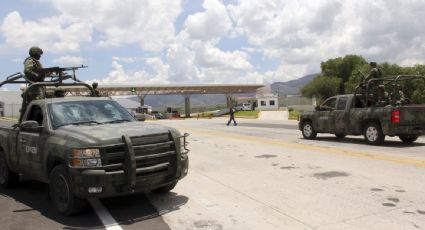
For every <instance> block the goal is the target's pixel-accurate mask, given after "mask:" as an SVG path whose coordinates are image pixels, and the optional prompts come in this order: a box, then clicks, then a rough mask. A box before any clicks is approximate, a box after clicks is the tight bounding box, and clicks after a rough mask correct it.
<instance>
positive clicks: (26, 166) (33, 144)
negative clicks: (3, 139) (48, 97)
mask: <svg viewBox="0 0 425 230" xmlns="http://www.w3.org/2000/svg"><path fill="white" fill-rule="evenodd" d="M28 111H29V112H28V114H27V115H26V117H25V118H24V119H23V120H24V121H30V120H33V121H37V123H38V124H39V125H40V126H42V125H43V123H45V122H43V121H44V120H45V119H44V117H45V116H44V114H43V110H42V108H41V107H40V106H39V105H32V106H31V107H30V109H29V110H28ZM41 135H42V134H41V132H27V131H22V130H21V131H19V134H18V145H17V155H18V167H19V169H20V170H21V172H23V173H27V174H28V175H31V176H34V177H35V176H38V175H37V174H38V173H41V159H42V155H41V154H42V146H43V145H44V142H43V143H41V142H42V141H41V140H42V138H40V136H41Z"/></svg>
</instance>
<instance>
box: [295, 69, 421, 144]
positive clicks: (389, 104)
mask: <svg viewBox="0 0 425 230" xmlns="http://www.w3.org/2000/svg"><path fill="white" fill-rule="evenodd" d="M414 78H419V77H418V76H399V77H397V78H391V79H387V80H388V82H391V81H396V84H394V83H392V84H391V85H397V84H398V83H397V81H402V80H411V79H414ZM384 80H385V79H384ZM380 81H383V79H380ZM375 85H378V84H375ZM356 92H357V90H356ZM366 92H367V91H366ZM383 95H386V96H384V97H382V99H383V100H379V101H376V103H375V102H373V100H372V99H373V98H374V95H373V94H369V93H359V94H349V95H338V96H334V97H330V98H328V99H326V100H325V101H324V102H323V103H322V104H321V105H320V106H318V107H316V109H315V111H309V112H303V113H301V115H300V117H299V123H298V124H299V129H300V130H301V132H302V135H303V137H304V138H306V139H314V138H315V137H316V135H317V133H331V134H335V136H336V137H337V138H344V137H345V136H346V135H364V138H365V140H366V141H367V142H368V143H369V144H374V145H379V144H382V143H383V141H384V139H385V136H386V135H388V136H398V137H399V138H400V139H401V140H402V141H403V142H405V143H412V142H414V141H416V140H417V138H418V137H419V136H420V135H423V134H425V105H421V104H414V103H413V102H412V101H411V100H409V99H407V98H406V99H403V101H397V100H396V99H395V98H394V97H393V96H391V95H394V93H393V92H390V94H388V93H386V94H383ZM378 96H379V95H378ZM378 96H377V97H376V98H379V97H378Z"/></svg>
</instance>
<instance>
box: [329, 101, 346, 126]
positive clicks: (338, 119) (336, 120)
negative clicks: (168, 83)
mask: <svg viewBox="0 0 425 230" xmlns="http://www.w3.org/2000/svg"><path fill="white" fill-rule="evenodd" d="M347 102H348V97H345V96H342V97H338V101H337V104H336V109H335V110H334V111H332V112H331V114H330V117H331V118H330V119H331V120H333V122H332V124H333V125H334V128H333V130H332V131H333V132H332V133H341V134H343V133H346V128H347V127H346V124H347V122H348V113H347V112H346V109H347Z"/></svg>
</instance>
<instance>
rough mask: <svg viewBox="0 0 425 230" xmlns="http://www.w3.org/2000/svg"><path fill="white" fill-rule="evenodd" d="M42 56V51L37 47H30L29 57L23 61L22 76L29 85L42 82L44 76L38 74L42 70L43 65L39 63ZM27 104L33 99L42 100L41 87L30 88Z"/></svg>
mask: <svg viewBox="0 0 425 230" xmlns="http://www.w3.org/2000/svg"><path fill="white" fill-rule="evenodd" d="M42 54H43V50H41V49H40V48H38V47H31V49H30V50H29V55H30V56H29V57H27V58H26V59H25V61H24V74H25V77H26V78H27V79H28V80H30V81H31V82H30V85H31V84H32V83H34V82H42V81H44V74H43V73H41V72H40V70H41V69H42V68H43V65H42V64H41V63H40V61H39V59H40V58H41V55H42ZM28 97H29V98H28V102H30V101H31V100H34V99H42V98H43V89H42V88H41V87H36V88H32V89H31V90H30V91H28Z"/></svg>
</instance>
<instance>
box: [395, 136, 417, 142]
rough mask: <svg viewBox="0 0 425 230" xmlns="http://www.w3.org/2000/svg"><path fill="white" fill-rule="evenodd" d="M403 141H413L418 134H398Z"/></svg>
mask: <svg viewBox="0 0 425 230" xmlns="http://www.w3.org/2000/svg"><path fill="white" fill-rule="evenodd" d="M398 137H399V138H400V140H401V141H403V143H408V144H409V143H413V142H415V141H416V140H417V139H418V137H419V136H417V135H400V136H398Z"/></svg>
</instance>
